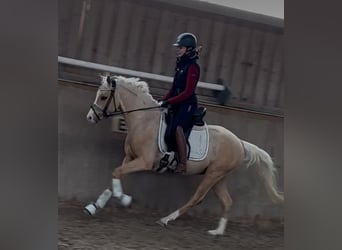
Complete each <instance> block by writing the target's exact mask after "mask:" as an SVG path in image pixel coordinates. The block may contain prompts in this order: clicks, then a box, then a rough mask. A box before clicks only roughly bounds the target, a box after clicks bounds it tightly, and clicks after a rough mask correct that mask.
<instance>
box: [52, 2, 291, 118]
mask: <svg viewBox="0 0 342 250" xmlns="http://www.w3.org/2000/svg"><path fill="white" fill-rule="evenodd" d="M217 7H218V6H215V5H212V4H209V3H205V2H201V3H198V1H181V0H177V1H170V0H158V1H140V0H73V1H70V0H59V1H58V8H59V12H58V13H59V17H58V23H59V25H58V29H59V36H58V39H59V40H58V42H59V52H58V53H59V55H60V56H66V57H71V58H76V59H81V60H85V61H90V62H96V63H101V64H105V65H111V66H117V67H123V68H127V69H133V70H138V71H144V72H148V73H155V74H161V75H166V76H173V74H174V66H175V52H174V49H173V48H172V46H171V44H172V43H174V41H175V39H176V37H177V35H178V34H180V33H182V32H193V33H195V34H196V36H197V38H198V43H199V45H202V46H203V49H202V51H201V54H200V58H199V63H200V65H201V76H200V80H201V81H205V82H212V83H217V82H218V81H219V80H220V81H222V83H223V84H224V85H225V86H226V87H227V88H229V89H230V90H231V98H230V99H229V100H227V101H226V102H225V105H228V106H239V107H245V108H249V109H257V110H260V111H268V112H273V113H279V112H282V111H283V108H284V100H283V96H284V94H283V92H284V87H283V86H284V81H283V54H284V53H283V33H284V31H283V28H282V27H279V26H278V25H266V24H262V23H260V21H261V19H260V18H261V17H260V16H259V18H255V19H253V21H252V20H251V19H250V18H249V17H251V16H253V15H252V14H251V13H243V12H241V13H236V11H237V10H234V11H233V10H232V9H228V8H224V7H219V8H217ZM214 9H215V11H214ZM246 19H247V20H249V21H247V20H246ZM266 23H268V22H266ZM67 71H68V70H67V69H66V70H65V71H64V72H63V74H62V77H67V78H66V79H70V77H75V75H74V74H72V73H71V72H67ZM70 73H71V74H70ZM158 85H159V86H158V87H159V88H160V84H158ZM206 92H207V91H206V90H203V89H201V88H199V89H198V90H197V93H198V94H200V95H205V93H206Z"/></svg>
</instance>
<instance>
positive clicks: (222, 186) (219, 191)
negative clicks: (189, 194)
mask: <svg viewBox="0 0 342 250" xmlns="http://www.w3.org/2000/svg"><path fill="white" fill-rule="evenodd" d="M213 190H214V192H215V194H216V196H217V198H218V199H219V200H220V202H221V204H222V207H223V213H222V217H221V218H220V221H219V224H218V227H217V228H216V229H214V230H209V231H208V233H209V234H211V235H223V234H224V231H225V229H226V225H227V221H228V215H229V211H230V208H231V207H232V204H233V201H232V198H231V197H230V195H229V192H228V188H227V178H223V179H222V180H220V181H219V182H218V183H217V184H215V185H214V187H213Z"/></svg>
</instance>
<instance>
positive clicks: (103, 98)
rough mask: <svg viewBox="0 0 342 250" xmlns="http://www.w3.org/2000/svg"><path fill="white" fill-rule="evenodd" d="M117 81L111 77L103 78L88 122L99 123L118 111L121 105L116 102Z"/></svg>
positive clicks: (91, 107) (88, 115) (88, 116)
mask: <svg viewBox="0 0 342 250" xmlns="http://www.w3.org/2000/svg"><path fill="white" fill-rule="evenodd" d="M115 89H116V81H115V80H114V79H112V78H111V77H110V76H101V85H100V87H99V88H98V90H97V93H96V97H95V101H94V103H93V104H92V105H91V106H90V110H89V112H88V114H87V119H88V121H90V122H92V123H97V122H99V121H100V120H102V119H103V118H107V117H108V116H109V115H108V114H109V113H111V112H115V111H117V109H118V108H119V107H118V106H119V104H118V103H117V102H116V100H115Z"/></svg>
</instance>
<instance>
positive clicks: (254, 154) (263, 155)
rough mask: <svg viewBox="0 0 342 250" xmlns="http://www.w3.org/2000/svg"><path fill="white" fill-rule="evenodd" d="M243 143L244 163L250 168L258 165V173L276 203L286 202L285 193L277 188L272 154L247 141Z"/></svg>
mask: <svg viewBox="0 0 342 250" xmlns="http://www.w3.org/2000/svg"><path fill="white" fill-rule="evenodd" d="M242 143H243V146H244V148H245V158H244V163H245V164H246V167H247V168H248V167H250V166H252V165H257V166H258V174H259V176H260V177H261V178H262V180H263V182H264V184H265V187H266V190H267V193H268V194H269V196H270V198H271V199H272V201H273V202H275V203H280V202H284V194H283V193H282V192H279V191H278V190H277V184H276V176H275V174H276V172H277V170H276V168H275V167H274V163H273V161H272V158H271V156H270V155H269V154H268V153H267V152H265V151H264V150H262V149H261V148H259V147H258V146H256V145H254V144H251V143H249V142H246V141H242Z"/></svg>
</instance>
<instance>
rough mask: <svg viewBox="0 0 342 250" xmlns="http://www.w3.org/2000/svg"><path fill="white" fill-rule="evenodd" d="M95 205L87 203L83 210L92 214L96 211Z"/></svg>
mask: <svg viewBox="0 0 342 250" xmlns="http://www.w3.org/2000/svg"><path fill="white" fill-rule="evenodd" d="M96 209H97V208H96V206H95V205H94V203H90V204H89V205H87V206H86V207H85V208H84V209H83V212H84V213H85V214H87V215H90V216H92V215H94V214H95V213H96Z"/></svg>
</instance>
